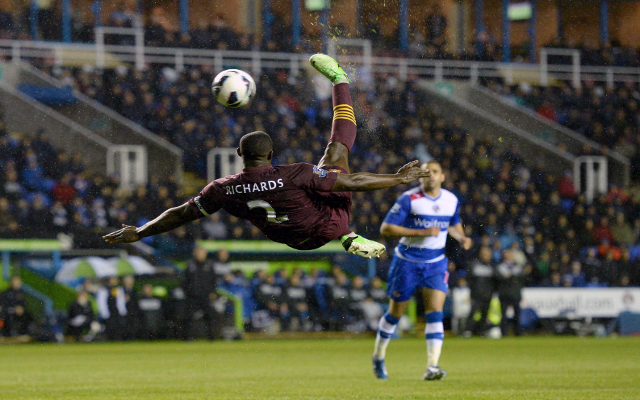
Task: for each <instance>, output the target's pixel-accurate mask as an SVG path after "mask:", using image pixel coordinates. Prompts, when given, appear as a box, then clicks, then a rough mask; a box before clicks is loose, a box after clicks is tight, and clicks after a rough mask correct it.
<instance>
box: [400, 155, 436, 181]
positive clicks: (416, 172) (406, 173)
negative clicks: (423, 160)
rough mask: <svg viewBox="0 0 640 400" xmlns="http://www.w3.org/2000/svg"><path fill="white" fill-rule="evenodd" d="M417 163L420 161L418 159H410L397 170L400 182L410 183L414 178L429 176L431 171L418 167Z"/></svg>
mask: <svg viewBox="0 0 640 400" xmlns="http://www.w3.org/2000/svg"><path fill="white" fill-rule="evenodd" d="M419 163H420V161H418V160H415V161H411V162H410V163H408V164H405V165H404V166H403V167H402V168H400V169H399V170H398V175H400V179H401V182H402V183H411V182H413V181H415V180H416V179H419V178H429V177H430V176H431V171H429V170H428V169H422V168H420V166H419Z"/></svg>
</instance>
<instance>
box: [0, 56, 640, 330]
mask: <svg viewBox="0 0 640 400" xmlns="http://www.w3.org/2000/svg"><path fill="white" fill-rule="evenodd" d="M60 74H61V76H60V77H61V78H63V79H64V80H66V81H67V82H69V83H70V84H73V85H74V86H75V87H76V88H78V89H79V90H81V91H82V92H84V93H85V94H87V95H89V96H91V97H94V98H95V99H97V100H98V101H100V102H102V103H104V104H105V105H107V106H109V107H111V108H113V109H114V110H116V111H118V112H120V113H122V114H123V115H124V116H126V117H128V118H130V119H132V120H134V121H135V122H138V123H140V124H142V125H144V126H146V127H147V128H149V129H150V130H151V131H153V132H155V133H156V134H158V135H160V136H161V137H163V138H165V139H167V140H170V141H171V142H173V143H175V144H177V145H178V146H180V147H181V148H183V149H184V150H185V158H184V161H185V169H186V170H187V171H190V172H192V173H195V174H197V175H200V176H204V174H205V170H206V168H205V159H206V154H207V152H208V150H210V149H212V148H214V147H233V146H234V145H235V143H236V142H237V140H238V138H239V137H240V136H241V135H242V134H243V133H246V132H249V131H252V130H264V131H266V132H269V133H270V134H271V135H272V136H273V137H274V144H275V157H276V159H275V160H274V161H275V163H291V162H297V161H304V162H309V163H313V162H315V161H317V160H318V159H319V158H320V156H321V155H322V152H323V150H324V144H325V143H326V140H327V132H328V131H329V129H330V125H331V120H332V110H331V101H330V90H327V88H326V87H322V86H321V85H319V84H316V83H315V82H314V81H313V79H312V78H311V77H308V76H306V75H305V74H304V73H303V74H302V76H300V77H298V78H296V79H294V78H292V77H290V76H288V75H287V74H286V72H284V71H275V72H272V73H269V74H266V75H265V76H262V77H261V79H260V80H259V82H258V83H259V87H258V93H260V96H259V97H258V98H256V100H255V102H254V104H253V105H252V106H251V107H248V108H246V109H240V110H233V109H225V108H223V107H221V106H219V105H217V104H216V103H215V102H214V101H213V99H212V97H211V92H210V82H211V79H212V75H213V71H212V70H211V69H209V68H208V67H202V68H197V69H195V68H194V69H188V70H186V71H185V72H183V73H177V72H176V71H173V70H171V69H167V68H157V69H153V68H152V69H148V70H146V71H134V70H129V69H126V68H119V69H116V70H113V71H105V72H104V73H101V72H98V71H92V70H85V69H76V70H63V71H60ZM307 88H314V90H307ZM634 88H635V86H629V87H622V88H617V89H616V90H605V92H604V94H602V95H599V94H598V93H599V90H598V89H597V88H592V89H590V90H589V95H586V94H585V95H583V96H579V97H576V96H575V93H576V92H573V91H568V90H567V89H561V90H562V93H566V96H565V97H566V98H567V99H572V98H573V99H574V100H572V101H576V102H577V104H578V106H575V107H574V108H575V110H577V111H578V114H579V116H580V115H582V116H589V117H590V118H586V117H584V118H578V119H579V120H580V121H581V123H582V125H581V126H582V127H583V130H582V132H583V133H584V134H586V135H588V136H590V137H592V138H594V140H599V139H598V136H597V135H596V136H594V135H593V132H594V131H595V130H594V129H591V128H590V125H589V124H590V123H591V121H595V122H594V124H597V123H598V122H600V123H601V124H602V129H604V130H605V131H607V132H609V131H611V132H615V133H616V140H633V141H634V142H635V141H636V140H637V134H636V129H637V121H636V119H637V118H636V115H635V114H636V113H635V112H634V111H633V110H634V108H633V107H634V106H633V105H632V104H635V98H636V97H637V96H635V94H634V93H635V92H634ZM500 90H502V91H503V92H502V93H503V94H504V95H505V96H512V97H513V98H516V96H520V98H522V99H523V101H524V102H526V101H529V102H531V104H542V103H535V102H536V101H539V99H540V98H542V99H545V98H546V99H547V100H553V98H552V96H551V93H552V92H551V91H549V92H543V93H542V94H540V96H541V97H539V98H537V97H535V96H530V97H527V96H525V95H519V92H518V90H521V88H505V87H502V88H500ZM508 90H511V92H509V91H508ZM532 92H533V90H532ZM352 94H353V98H354V108H355V110H356V115H357V118H358V123H359V132H358V138H357V140H356V145H355V147H354V149H353V152H352V157H351V160H352V161H351V162H352V169H353V170H354V171H372V172H381V173H387V172H389V171H392V170H394V169H395V168H397V167H398V166H400V165H402V164H404V163H405V162H406V161H407V160H409V159H414V158H418V159H420V160H422V161H426V160H429V159H431V158H435V159H437V160H440V162H441V163H442V166H443V168H444V170H445V171H446V181H445V183H444V187H445V188H446V189H448V190H451V191H452V192H454V193H455V194H456V195H457V196H458V197H459V198H460V200H461V204H462V206H461V209H460V214H461V217H462V221H463V223H464V224H465V230H466V233H467V235H469V236H471V237H473V238H474V240H475V242H476V244H477V245H476V247H475V250H474V251H472V252H462V251H457V250H456V249H455V244H454V243H451V247H452V248H451V251H450V252H449V254H450V259H451V262H450V266H449V269H450V273H451V277H450V285H451V287H456V286H465V285H467V284H469V283H470V284H471V285H473V284H474V280H475V277H474V272H473V270H474V269H473V265H474V263H476V261H477V260H476V259H475V257H476V254H477V253H478V251H479V250H480V249H489V251H490V260H489V261H488V263H489V264H490V266H491V268H493V270H494V272H493V275H492V279H494V280H496V281H498V282H500V281H501V278H500V277H501V270H502V271H504V270H505V268H508V269H507V275H510V276H511V278H513V277H514V275H513V273H514V271H517V274H516V275H515V279H516V281H517V282H514V284H516V285H526V286H550V287H554V286H564V287H567V286H572V287H585V286H587V287H599V286H630V285H633V286H638V285H640V259H639V257H638V256H639V254H640V247H639V246H638V243H639V241H640V196H638V194H637V193H636V192H634V191H622V190H620V189H617V188H612V190H611V191H610V192H609V193H607V194H606V195H603V196H600V197H598V198H596V199H595V201H594V202H593V203H592V204H590V203H588V202H587V201H586V199H585V197H584V196H582V195H580V194H576V193H575V190H574V188H573V183H572V180H571V174H570V172H568V171H560V175H559V176H557V175H555V174H552V173H550V172H549V171H548V170H547V169H546V168H545V166H544V162H543V160H537V162H533V163H531V162H530V161H531V160H527V161H528V162H527V163H525V157H524V155H523V154H522V153H521V152H520V151H519V150H518V148H517V147H513V148H508V149H507V148H503V147H501V146H499V144H497V143H495V141H492V140H491V139H490V138H483V139H477V138H474V137H473V136H472V135H469V134H468V133H467V132H466V131H465V130H464V129H463V128H462V127H461V125H460V121H458V120H455V119H454V120H452V121H450V122H447V121H446V120H445V118H444V117H443V116H442V115H439V113H438V112H437V110H433V109H430V108H429V104H428V101H427V99H426V98H424V97H423V93H422V92H421V91H420V90H418V89H417V87H416V85H415V82H413V81H409V82H406V83H404V82H400V81H397V80H396V79H395V78H394V77H393V76H381V77H377V78H376V79H375V80H374V81H372V82H371V83H370V84H369V85H362V86H359V85H353V93H352ZM572 96H573V97H572ZM562 99H563V100H562V101H565V98H562ZM518 101H519V100H518ZM567 101H568V102H567V103H558V104H572V103H571V101H569V100H567ZM598 101H599V102H598ZM543 102H544V101H543ZM525 104H526V103H525ZM553 104H554V105H555V103H553ZM599 104H604V106H603V107H600V106H599ZM555 106H556V107H558V110H560V111H558V115H560V117H558V120H559V121H560V122H564V123H567V122H566V121H568V120H571V118H570V115H571V114H572V111H571V109H570V108H567V109H568V110H569V111H566V114H567V117H566V119H563V117H561V116H562V115H564V114H565V111H562V110H564V109H563V108H561V107H560V106H558V105H555ZM554 110H555V109H554ZM575 110H574V111H575ZM607 118H608V119H607ZM573 120H575V118H574V119H573ZM603 121H604V122H603ZM609 124H610V125H609ZM570 126H571V125H570ZM610 126H612V127H613V128H611V129H613V130H611V129H610ZM572 127H573V128H574V129H578V130H579V131H580V129H579V128H580V126H572ZM0 128H2V125H1V124H0ZM598 129H600V128H598ZM620 132H622V134H620ZM600 135H602V133H601V132H600ZM604 137H610V135H609V136H607V135H605V136H604ZM602 140H604V141H602V142H601V143H603V144H605V145H607V146H608V147H611V146H615V143H616V141H606V140H609V139H602ZM0 166H1V169H2V171H3V173H2V177H1V179H0V214H1V216H0V237H1V238H28V237H53V236H55V235H58V234H61V233H62V234H65V235H72V236H73V237H74V245H75V246H76V247H80V248H99V247H101V246H104V243H103V242H102V241H101V240H100V236H101V233H103V232H105V231H107V230H109V229H110V227H114V226H119V225H120V224H122V223H126V224H136V225H139V224H141V223H143V222H144V221H146V220H149V219H151V218H153V217H155V216H156V215H158V214H159V213H161V212H162V211H163V210H164V209H166V208H168V207H172V206H174V205H177V204H180V203H181V202H183V201H185V200H186V199H187V198H188V196H186V195H185V193H184V192H183V189H182V188H181V187H180V186H179V184H178V183H177V180H175V179H171V180H169V181H167V182H160V181H159V180H158V179H157V178H155V177H153V176H152V177H151V178H150V181H149V184H148V185H147V186H146V187H144V186H141V187H139V188H137V189H136V190H135V191H133V192H132V193H127V192H126V191H123V190H120V189H119V182H118V177H117V176H111V177H106V176H102V175H92V174H89V173H88V172H87V171H85V169H84V168H83V166H82V155H81V154H68V153H66V152H64V151H61V150H58V149H56V148H54V146H53V145H52V144H51V143H50V141H49V140H48V138H47V134H46V132H45V131H42V132H38V134H37V135H36V136H35V137H31V136H26V135H20V134H19V133H16V132H7V131H6V130H5V129H4V128H2V129H0ZM406 189H407V186H403V187H397V188H394V189H391V190H389V191H386V192H372V193H356V194H355V195H354V207H353V210H352V226H353V228H354V229H355V230H356V231H357V232H361V233H363V234H365V235H367V236H369V237H372V238H374V239H375V238H377V237H378V235H379V234H378V230H379V226H380V223H381V221H382V218H384V215H385V214H386V212H387V211H388V210H389V208H390V207H391V206H392V203H390V201H389V199H391V198H395V197H396V196H397V195H399V194H400V193H401V192H402V191H403V190H406ZM262 238H263V237H262V235H261V233H260V232H259V231H258V230H257V229H256V228H255V227H252V226H251V225H250V224H248V223H246V222H244V221H240V220H238V219H236V218H234V217H231V216H229V215H227V214H225V213H219V214H216V215H214V216H212V217H211V218H208V219H205V220H200V221H196V222H195V223H193V224H190V225H187V226H185V227H183V228H180V229H177V230H175V231H173V232H170V233H167V234H164V235H160V236H158V237H155V238H149V242H148V244H150V245H152V246H154V247H155V248H156V249H157V250H158V252H159V253H160V254H162V255H164V256H167V257H169V258H178V259H186V258H189V257H190V255H191V253H192V251H193V246H194V242H195V240H197V239H214V240H216V239H234V240H242V239H262ZM387 244H388V245H389V246H393V244H394V243H390V242H387ZM505 251H506V252H505ZM485 253H486V250H485ZM387 264H388V258H386V257H383V258H382V259H381V262H380V266H381V268H380V270H381V271H383V270H384V268H385V267H386V266H387ZM516 266H518V267H517V268H516ZM501 268H502V269H501ZM297 274H298V275H297V276H296V275H295V274H294V275H293V276H291V277H287V276H284V275H281V274H279V273H276V274H274V275H272V276H267V275H265V274H263V273H258V274H256V276H254V277H252V278H251V279H249V278H247V277H245V276H244V275H242V273H238V272H236V273H225V274H223V275H221V276H219V277H217V278H216V285H219V287H221V288H226V289H227V290H229V291H231V292H232V293H236V294H238V295H239V296H242V297H243V298H244V299H245V303H246V304H249V305H251V304H255V305H256V306H255V307H254V308H253V309H250V310H249V311H247V312H245V317H247V318H250V319H251V320H252V326H255V327H256V329H266V326H267V325H268V326H280V327H281V329H293V328H291V327H292V324H293V326H294V327H295V329H327V328H330V329H356V327H357V326H358V324H359V326H360V328H361V327H362V326H365V327H366V326H369V325H368V322H367V321H368V320H367V319H366V318H364V317H363V316H365V315H366V313H365V312H364V311H362V310H363V307H361V306H358V307H359V308H358V307H355V308H354V304H355V303H361V302H362V301H363V300H362V294H363V293H364V292H365V291H366V292H367V293H370V292H371V290H373V289H376V290H378V289H380V286H381V282H379V281H378V280H375V281H372V282H371V283H370V284H369V285H366V284H364V282H363V281H362V280H361V279H360V278H358V277H354V278H353V280H351V281H350V280H349V279H347V278H346V276H345V275H344V274H340V273H337V272H336V271H334V272H333V273H332V274H331V275H330V276H324V274H323V272H322V271H317V272H315V275H314V274H309V275H306V274H300V273H297ZM383 275H384V274H382V273H381V276H383ZM112 284H113V285H116V286H117V283H115V282H114V283H112ZM318 286H320V287H322V288H323V289H322V292H323V293H324V294H325V296H324V301H325V303H323V302H322V301H321V300H319V297H318V296H317V293H316V288H317V287H318ZM216 287H218V286H216ZM300 288H304V296H305V298H306V305H303V303H304V302H300V303H296V302H295V301H293V300H291V299H290V298H289V296H295V295H296V293H295V292H297V295H298V296H300V295H301V293H302V292H303V291H302V289H300ZM364 288H366V289H364ZM125 289H126V288H125ZM125 289H123V290H125ZM182 290H183V291H184V290H185V289H184V288H182ZM354 290H355V292H353V291H354ZM358 290H360V292H361V293H360V294H359V295H358V294H357V291H358ZM106 292H107V294H109V293H112V291H109V290H107V291H106ZM116 292H117V290H116ZM352 292H353V293H352ZM145 293H146V294H145ZM177 293H179V291H178V292H177ZM209 293H211V292H209ZM309 293H312V294H314V295H313V296H311V297H310V295H309ZM377 293H378V294H381V293H383V291H380V290H378V291H377ZM142 295H144V296H148V295H149V289H148V288H147V289H143V294H142ZM173 295H174V292H173V291H172V292H170V294H169V295H168V296H167V298H166V299H164V300H162V301H160V302H157V301H151V300H150V301H148V302H146V304H147V305H149V304H151V303H154V304H155V305H154V307H155V306H157V305H158V304H160V305H161V306H162V307H166V308H163V312H162V313H161V315H162V321H164V322H162V323H163V324H164V325H162V326H165V327H166V326H169V325H170V324H169V325H167V324H166V323H165V322H166V321H170V318H169V317H167V315H168V314H166V312H168V311H166V310H171V307H172V306H169V305H168V304H170V302H169V300H167V299H171V298H172V297H171V296H173ZM96 296H98V294H97V292H96ZM358 296H360V297H358ZM152 297H153V296H152ZM183 297H184V298H187V297H188V296H183ZM310 298H312V300H310ZM369 298H372V299H373V297H372V295H371V294H367V297H365V298H364V299H365V300H364V301H367V302H368V300H366V299H369ZM216 299H217V297H216ZM216 299H209V300H211V301H213V302H214V303H215V300H216ZM347 299H349V300H347ZM354 299H360V300H354ZM376 301H377V300H376ZM83 302H84V301H83ZM314 302H315V303H314ZM108 303H109V302H108ZM209 303H210V302H208V301H204V300H202V299H201V300H200V301H199V303H198V302H195V303H193V304H201V305H202V304H209ZM109 304H111V303H109ZM113 304H114V306H115V307H116V310H117V311H118V313H122V309H119V310H118V303H117V302H114V303H113ZM184 304H187V303H184ZM184 304H183V305H184ZM190 304H191V303H190ZM216 304H218V303H216ZM220 304H221V303H220ZM322 304H324V308H322ZM185 307H186V306H185ZM218 308H220V309H224V306H223V305H219V306H218ZM356 309H359V310H360V311H356ZM125 310H126V308H125ZM184 310H186V308H185V309H184ZM256 310H257V311H261V312H256ZM318 310H323V311H322V312H320V311H318ZM218 312H219V311H218ZM185 313H186V311H185ZM314 313H315V314H314ZM123 314H125V315H126V314H127V313H126V312H124V313H123ZM109 315H115V313H109ZM125 315H120V317H124V316H125ZM157 315H160V313H157ZM184 315H187V314H184ZM189 315H190V314H189ZM198 315H199V316H200V317H199V318H204V320H205V322H207V323H209V322H210V321H214V317H209V316H207V315H208V314H207V313H206V312H203V311H202V310H200V313H199V314H198ZM211 315H214V314H211ZM214 316H215V315H214ZM294 317H295V318H294ZM100 318H103V319H104V316H102V317H100ZM189 318H192V317H189ZM105 320H106V319H105ZM293 320H297V321H298V322H296V323H293V322H292V321H293ZM264 321H268V323H266V324H265V323H263V322H264ZM273 321H277V323H276V324H275V325H272V324H273ZM372 321H373V319H372ZM120 323H121V321H120V322H118V324H116V325H115V326H116V330H115V333H113V335H114V336H113V337H114V338H118V337H126V335H128V334H126V333H122V332H121V331H118V329H117V327H118V326H125V325H126V324H125V325H120ZM296 324H297V325H296ZM363 324H364V325H363ZM181 326H185V325H181ZM109 332H113V330H109ZM167 332H168V331H167ZM110 334H111V333H110ZM139 334H140V335H143V337H146V336H144V335H152V336H153V335H156V334H157V335H164V336H163V337H166V336H167V335H181V336H183V337H188V336H189V334H188V332H187V331H185V332H181V333H179V334H176V333H162V334H160V333H153V334H151V333H144V334H142V333H139ZM153 337H155V336H153ZM174 337H179V336H174Z"/></svg>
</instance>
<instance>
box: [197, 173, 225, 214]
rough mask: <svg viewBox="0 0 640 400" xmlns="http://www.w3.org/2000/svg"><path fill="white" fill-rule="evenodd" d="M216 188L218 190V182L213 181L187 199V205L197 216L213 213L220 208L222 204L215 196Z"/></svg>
mask: <svg viewBox="0 0 640 400" xmlns="http://www.w3.org/2000/svg"><path fill="white" fill-rule="evenodd" d="M218 190H220V187H219V184H218V183H216V182H215V181H213V182H211V183H210V184H208V185H207V186H205V187H204V189H202V191H201V192H200V193H199V194H198V195H197V196H195V197H193V198H192V199H190V200H189V205H190V206H191V209H192V210H193V211H194V212H195V213H196V215H197V216H198V218H203V217H206V216H209V215H211V214H214V213H216V212H217V211H218V210H220V209H221V208H222V204H221V202H220V200H218V196H216V192H217V191H218Z"/></svg>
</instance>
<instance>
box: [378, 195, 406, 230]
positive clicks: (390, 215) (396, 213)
mask: <svg viewBox="0 0 640 400" xmlns="http://www.w3.org/2000/svg"><path fill="white" fill-rule="evenodd" d="M410 211H411V198H410V197H409V196H408V195H406V194H403V195H402V196H400V197H398V200H396V203H395V204H394V205H393V207H391V209H390V210H389V212H387V215H386V216H385V217H384V221H383V222H386V223H387V224H391V225H400V226H401V225H402V223H403V222H404V220H405V219H406V218H407V215H409V212H410Z"/></svg>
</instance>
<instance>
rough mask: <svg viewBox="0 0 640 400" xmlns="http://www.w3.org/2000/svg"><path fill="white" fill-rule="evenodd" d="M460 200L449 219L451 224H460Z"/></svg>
mask: <svg viewBox="0 0 640 400" xmlns="http://www.w3.org/2000/svg"><path fill="white" fill-rule="evenodd" d="M459 210H460V202H458V204H457V205H456V211H455V212H454V213H453V216H452V217H451V220H450V221H449V226H453V225H458V224H459V223H460V213H459V212H458V211H459Z"/></svg>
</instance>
